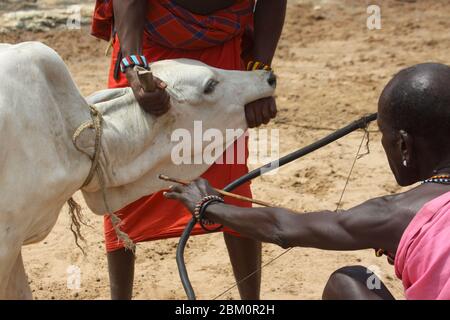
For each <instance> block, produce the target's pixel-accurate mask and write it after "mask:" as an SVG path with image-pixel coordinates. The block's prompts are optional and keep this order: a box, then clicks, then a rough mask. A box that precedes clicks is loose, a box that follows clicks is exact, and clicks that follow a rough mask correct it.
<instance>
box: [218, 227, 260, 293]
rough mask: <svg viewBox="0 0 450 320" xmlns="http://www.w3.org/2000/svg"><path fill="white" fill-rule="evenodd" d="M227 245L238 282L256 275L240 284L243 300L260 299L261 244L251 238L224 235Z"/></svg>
mask: <svg viewBox="0 0 450 320" xmlns="http://www.w3.org/2000/svg"><path fill="white" fill-rule="evenodd" d="M224 238H225V243H226V245H227V249H228V254H229V256H230V261H231V265H232V266H233V272H234V277H235V279H236V282H238V283H239V282H240V281H241V280H242V279H244V278H245V277H247V276H248V275H249V274H252V273H253V272H255V271H256V270H258V272H256V273H255V274H254V275H252V276H251V277H249V278H248V279H246V280H245V281H243V282H241V283H239V284H238V288H239V294H240V296H241V299H242V300H257V299H259V294H260V289H261V271H260V268H261V242H259V241H255V240H252V239H249V238H240V237H235V236H232V235H230V234H227V233H224Z"/></svg>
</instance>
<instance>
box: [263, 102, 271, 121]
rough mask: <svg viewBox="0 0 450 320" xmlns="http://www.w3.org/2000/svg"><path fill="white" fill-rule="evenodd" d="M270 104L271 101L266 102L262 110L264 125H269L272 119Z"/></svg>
mask: <svg viewBox="0 0 450 320" xmlns="http://www.w3.org/2000/svg"><path fill="white" fill-rule="evenodd" d="M270 104H271V103H270V101H269V102H266V103H265V104H264V105H263V106H262V108H261V114H262V118H263V123H264V124H268V123H269V121H270V119H271V114H270Z"/></svg>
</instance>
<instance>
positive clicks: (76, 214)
mask: <svg viewBox="0 0 450 320" xmlns="http://www.w3.org/2000/svg"><path fill="white" fill-rule="evenodd" d="M67 204H68V206H69V215H70V219H71V223H70V231H72V233H73V235H74V237H75V244H76V245H77V247H78V248H80V250H81V252H83V255H86V253H85V252H84V249H83V248H82V247H81V245H80V243H79V240H81V241H83V242H86V239H85V238H84V237H83V235H82V234H81V225H85V226H89V225H88V224H87V223H86V222H85V221H84V218H83V212H82V209H81V206H80V205H79V204H78V203H77V202H76V201H75V200H74V199H73V197H71V198H70V199H69V200H67Z"/></svg>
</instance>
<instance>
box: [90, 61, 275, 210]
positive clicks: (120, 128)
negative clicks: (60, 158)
mask: <svg viewBox="0 0 450 320" xmlns="http://www.w3.org/2000/svg"><path fill="white" fill-rule="evenodd" d="M151 70H152V72H153V74H154V76H156V77H158V78H160V79H162V80H163V81H164V82H165V83H167V91H168V93H169V95H170V103H171V108H170V110H169V111H168V112H167V113H166V114H164V115H162V116H160V117H155V116H152V115H150V114H147V113H146V112H144V111H143V110H142V108H141V107H140V106H139V105H138V104H137V102H136V100H135V99H134V95H133V93H132V91H131V89H130V88H124V89H113V90H107V91H103V92H101V93H97V94H95V95H93V96H91V97H90V98H88V101H89V102H90V103H94V104H95V105H96V106H97V108H98V109H99V110H100V111H101V112H102V113H103V116H104V120H105V121H104V130H103V139H102V147H103V152H102V155H101V160H100V165H101V167H102V169H103V171H104V176H105V182H106V186H107V193H108V199H109V202H110V203H109V204H110V207H111V209H112V210H117V209H120V208H122V207H124V206H125V205H127V204H129V203H131V202H133V201H134V200H137V199H139V198H140V197H142V196H144V195H148V194H151V193H153V192H155V191H158V190H161V189H164V188H166V187H167V185H168V183H167V182H164V181H161V180H159V179H158V178H157V177H158V174H159V173H164V174H168V175H171V176H174V177H178V178H182V179H194V178H196V177H198V176H200V175H201V174H202V173H203V172H205V171H206V170H207V169H208V167H209V166H210V165H211V163H198V162H195V161H193V162H192V163H191V164H185V163H183V164H181V165H180V164H179V163H178V164H177V163H174V161H173V157H172V152H173V150H174V147H175V146H176V144H177V142H176V141H174V140H173V133H174V132H175V131H177V130H184V132H187V133H188V134H190V133H193V131H194V128H193V126H194V123H195V122H201V123H202V130H203V131H206V130H208V129H214V131H215V132H221V133H223V136H224V139H223V140H220V139H218V140H214V141H213V142H211V141H208V142H207V141H203V140H202V141H201V142H200V143H201V144H202V145H203V147H205V146H208V147H210V148H217V147H222V148H223V150H225V149H226V148H227V147H228V146H229V145H230V144H232V143H233V141H234V140H235V138H236V137H229V136H228V135H226V134H225V132H226V131H227V130H229V129H233V130H236V129H241V131H242V132H244V130H245V129H246V128H247V124H246V120H245V112H244V106H245V104H247V103H249V102H252V101H254V100H257V99H261V98H264V97H269V96H271V95H272V94H273V92H274V89H275V82H276V81H275V76H274V75H273V73H272V72H269V71H262V70H260V71H251V72H247V71H228V70H222V69H218V68H213V67H210V66H207V65H205V64H203V63H201V62H198V61H193V60H188V59H178V60H165V61H159V62H155V63H153V64H152V65H151ZM196 139H197V140H198V137H197V138H196ZM200 139H202V138H201V137H200ZM89 141H91V142H90V144H92V141H93V139H90V140H89ZM195 143H198V141H197V142H195ZM212 144H215V145H212ZM91 148H92V147H91ZM192 149H193V154H192V158H195V157H196V155H198V149H196V148H194V147H193V148H192ZM194 149H195V150H194ZM218 149H220V148H218ZM200 150H201V148H200ZM196 152H197V154H195V153H196ZM220 155H221V154H218V155H217V157H219V156H220ZM213 161H214V159H213ZM83 193H84V195H85V198H86V202H87V204H88V206H89V207H90V208H91V209H92V211H94V212H96V213H100V214H101V213H104V209H105V208H104V207H103V200H102V197H101V193H100V190H99V185H98V180H94V181H93V182H92V183H91V184H90V185H88V186H87V187H85V188H84V189H83Z"/></svg>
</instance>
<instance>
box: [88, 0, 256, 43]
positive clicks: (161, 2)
mask: <svg viewBox="0 0 450 320" xmlns="http://www.w3.org/2000/svg"><path fill="white" fill-rule="evenodd" d="M253 7H254V1H253V0H241V1H237V2H236V3H235V4H234V5H232V6H230V7H228V8H226V9H223V10H219V11H216V12H214V13H213V14H211V15H208V16H203V15H198V14H193V13H192V12H190V11H188V10H186V9H184V8H183V7H181V6H179V5H177V4H176V3H175V2H174V1H172V0H148V11H147V21H146V24H145V35H146V37H147V38H148V39H146V40H147V41H150V42H154V43H156V44H157V45H159V46H163V47H166V48H174V49H184V50H197V49H203V48H209V47H213V46H217V45H220V44H222V43H224V42H226V41H229V40H231V39H232V38H234V37H236V36H239V35H241V34H243V33H244V30H245V28H246V27H248V26H251V25H252V21H253ZM112 31H113V5H112V0H97V1H96V6H95V11H94V17H93V23H92V34H93V35H94V36H96V37H98V38H101V39H104V40H107V41H108V40H109V39H110V38H111V34H112Z"/></svg>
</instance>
